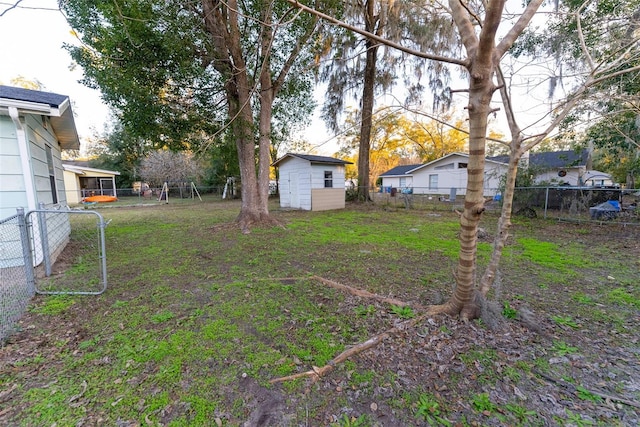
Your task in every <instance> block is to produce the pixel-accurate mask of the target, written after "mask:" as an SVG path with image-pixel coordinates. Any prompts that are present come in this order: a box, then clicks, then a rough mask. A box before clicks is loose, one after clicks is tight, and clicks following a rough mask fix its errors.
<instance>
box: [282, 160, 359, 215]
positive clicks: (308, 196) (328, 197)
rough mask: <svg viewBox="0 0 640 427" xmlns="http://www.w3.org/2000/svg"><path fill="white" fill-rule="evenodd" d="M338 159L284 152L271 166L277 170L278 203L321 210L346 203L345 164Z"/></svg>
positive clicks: (341, 206) (342, 205)
mask: <svg viewBox="0 0 640 427" xmlns="http://www.w3.org/2000/svg"><path fill="white" fill-rule="evenodd" d="M347 164H351V162H347V161H344V160H340V159H335V158H333V157H325V156H314V155H309V154H295V153H287V154H285V155H284V156H282V157H281V158H279V159H278V160H276V161H275V162H273V164H272V166H274V167H277V168H278V170H279V177H280V179H279V181H278V188H279V190H280V207H283V208H292V209H303V210H312V211H321V210H329V209H343V208H344V206H345V175H344V170H345V165H347Z"/></svg>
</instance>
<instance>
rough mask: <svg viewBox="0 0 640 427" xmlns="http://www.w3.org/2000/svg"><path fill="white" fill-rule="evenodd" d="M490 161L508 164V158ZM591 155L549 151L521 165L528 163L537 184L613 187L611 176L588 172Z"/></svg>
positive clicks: (583, 151)
mask: <svg viewBox="0 0 640 427" xmlns="http://www.w3.org/2000/svg"><path fill="white" fill-rule="evenodd" d="M490 159H492V160H495V161H499V162H505V163H506V162H508V161H509V157H508V156H497V157H491V158H490ZM588 160H589V153H588V151H587V150H581V151H573V150H564V151H547V152H541V153H530V154H529V156H528V159H527V157H523V159H522V160H521V161H520V164H521V165H526V164H527V163H528V165H529V167H530V168H531V170H532V171H533V172H535V174H536V176H535V178H534V182H535V183H536V184H549V185H551V186H554V185H563V186H571V187H583V186H589V187H593V186H610V185H613V180H612V178H611V175H609V174H607V173H605V172H600V171H595V170H588V169H587V163H588Z"/></svg>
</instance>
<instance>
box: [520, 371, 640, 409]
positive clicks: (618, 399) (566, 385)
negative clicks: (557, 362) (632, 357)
mask: <svg viewBox="0 0 640 427" xmlns="http://www.w3.org/2000/svg"><path fill="white" fill-rule="evenodd" d="M532 372H533V373H534V374H536V375H539V376H541V377H542V378H544V379H545V380H547V381H549V382H551V383H554V384H558V385H560V386H562V387H564V388H566V389H568V390H570V391H571V392H572V393H576V392H577V391H578V388H577V387H576V386H575V385H573V384H571V383H568V382H566V381H564V380H561V379H557V378H553V377H551V376H549V375H547V374H545V373H543V372H540V371H539V370H537V369H535V370H533V371H532ZM585 390H587V391H588V392H589V393H591V394H593V395H594V396H598V397H601V398H602V399H605V400H610V401H612V402H619V403H623V404H625V405H627V406H632V407H634V408H640V403H638V402H634V401H633V400H628V399H624V398H622V397H618V396H614V395H611V394H606V393H602V392H600V391H597V390H589V389H585Z"/></svg>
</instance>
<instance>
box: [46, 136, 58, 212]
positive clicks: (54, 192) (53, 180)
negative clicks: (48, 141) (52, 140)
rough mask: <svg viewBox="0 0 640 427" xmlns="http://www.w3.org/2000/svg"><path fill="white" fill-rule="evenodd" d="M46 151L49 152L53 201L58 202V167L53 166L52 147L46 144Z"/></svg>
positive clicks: (48, 165)
mask: <svg viewBox="0 0 640 427" xmlns="http://www.w3.org/2000/svg"><path fill="white" fill-rule="evenodd" d="M45 151H46V153H47V167H48V168H49V185H50V186H51V198H52V199H53V203H54V204H56V203H58V191H57V190H56V169H55V167H54V166H53V152H52V150H51V147H49V146H48V145H45Z"/></svg>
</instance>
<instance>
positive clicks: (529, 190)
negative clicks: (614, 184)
mask: <svg viewBox="0 0 640 427" xmlns="http://www.w3.org/2000/svg"><path fill="white" fill-rule="evenodd" d="M639 203H640V190H638V189H635V190H634V189H619V188H591V187H580V188H576V187H521V188H516V191H515V193H514V197H513V212H514V214H516V215H518V214H520V215H524V216H529V217H537V216H541V217H544V218H558V219H562V220H570V221H597V222H605V221H606V222H617V223H621V224H638V225H640V208H639V207H638V204H639Z"/></svg>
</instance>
